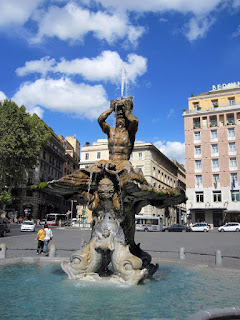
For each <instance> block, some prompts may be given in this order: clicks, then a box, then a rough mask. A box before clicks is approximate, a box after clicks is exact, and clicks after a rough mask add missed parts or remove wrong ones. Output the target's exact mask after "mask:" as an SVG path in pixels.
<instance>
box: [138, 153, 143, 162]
mask: <svg viewBox="0 0 240 320" xmlns="http://www.w3.org/2000/svg"><path fill="white" fill-rule="evenodd" d="M138 160H142V152H139V153H138Z"/></svg>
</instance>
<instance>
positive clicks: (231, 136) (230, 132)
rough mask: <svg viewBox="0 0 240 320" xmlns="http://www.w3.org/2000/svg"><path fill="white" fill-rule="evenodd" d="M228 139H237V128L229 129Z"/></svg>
mask: <svg viewBox="0 0 240 320" xmlns="http://www.w3.org/2000/svg"><path fill="white" fill-rule="evenodd" d="M228 139H235V128H229V129H228Z"/></svg>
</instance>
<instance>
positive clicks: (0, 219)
mask: <svg viewBox="0 0 240 320" xmlns="http://www.w3.org/2000/svg"><path fill="white" fill-rule="evenodd" d="M0 221H1V223H2V224H3V225H4V229H5V231H6V233H8V232H10V223H9V221H8V219H7V218H0Z"/></svg>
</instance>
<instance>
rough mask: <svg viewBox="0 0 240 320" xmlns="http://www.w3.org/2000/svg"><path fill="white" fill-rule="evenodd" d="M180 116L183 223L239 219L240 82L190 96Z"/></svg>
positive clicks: (211, 222)
mask: <svg viewBox="0 0 240 320" xmlns="http://www.w3.org/2000/svg"><path fill="white" fill-rule="evenodd" d="M183 117H184V129H185V147H186V148H185V150H186V151H185V152H186V186H187V190H186V195H187V197H188V201H187V214H188V218H189V220H190V221H192V222H193V223H194V222H202V221H206V222H207V223H209V224H211V225H212V226H213V227H218V226H219V225H221V224H222V223H223V222H226V221H240V207H239V204H240V202H239V201H240V197H239V168H240V82H237V83H230V84H222V85H220V84H219V85H214V86H213V87H212V88H211V90H210V91H208V92H204V93H201V94H198V95H197V96H192V97H190V98H189V99H188V110H184V114H183Z"/></svg>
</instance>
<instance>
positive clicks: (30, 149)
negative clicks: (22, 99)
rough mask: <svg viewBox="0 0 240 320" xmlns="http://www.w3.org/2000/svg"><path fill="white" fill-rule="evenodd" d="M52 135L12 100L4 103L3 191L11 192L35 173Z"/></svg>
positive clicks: (0, 109)
mask: <svg viewBox="0 0 240 320" xmlns="http://www.w3.org/2000/svg"><path fill="white" fill-rule="evenodd" d="M50 136H51V133H50V130H49V128H48V127H47V126H46V124H45V123H44V122H43V121H42V120H41V119H40V118H39V117H38V116H37V115H36V114H33V115H30V114H29V113H27V112H26V108H25V107H24V106H23V105H22V106H21V107H18V106H17V104H16V103H15V102H13V101H11V100H5V101H4V102H3V103H1V102H0V191H1V190H9V191H10V192H11V189H12V188H13V187H15V186H17V185H18V183H19V182H20V181H21V180H22V178H23V174H24V172H25V170H27V169H32V168H33V167H34V166H35V165H36V164H37V160H38V157H39V153H40V150H41V149H42V148H43V146H44V145H45V144H46V143H47V141H48V139H49V138H50Z"/></svg>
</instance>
